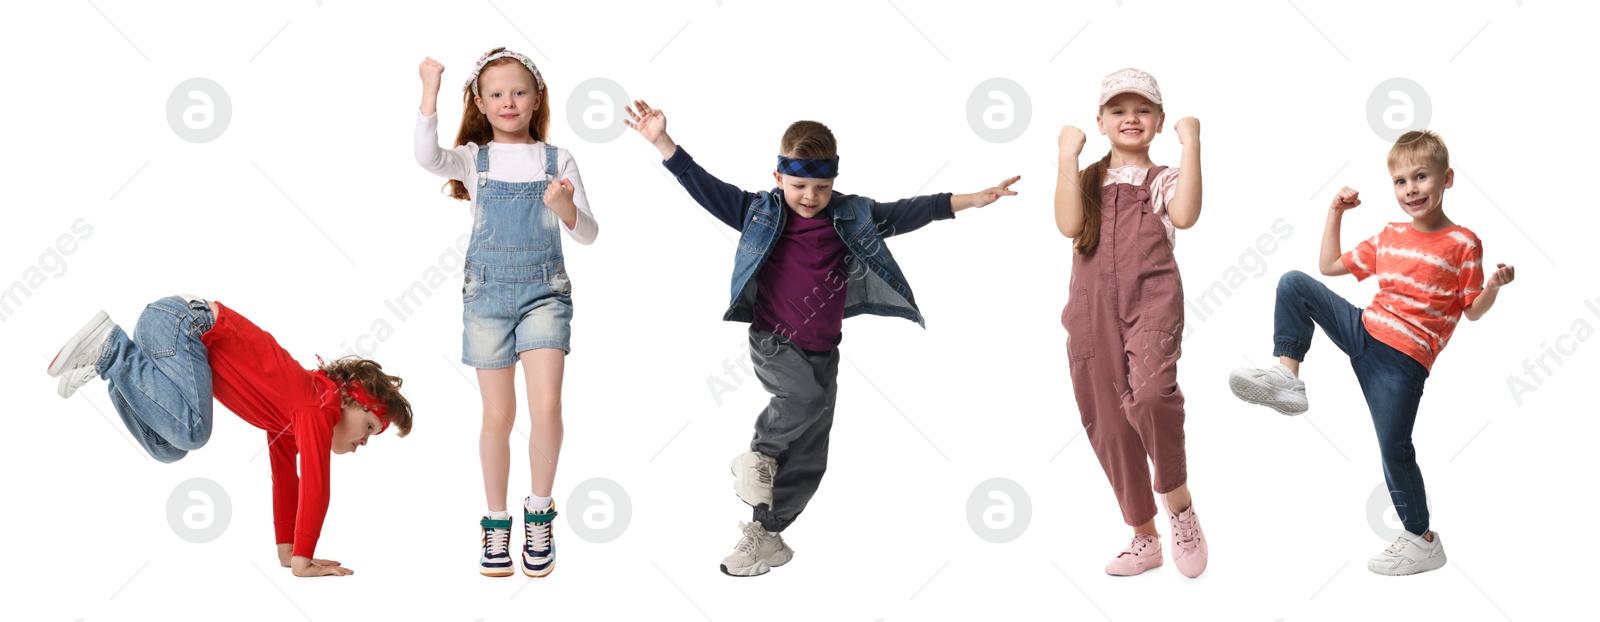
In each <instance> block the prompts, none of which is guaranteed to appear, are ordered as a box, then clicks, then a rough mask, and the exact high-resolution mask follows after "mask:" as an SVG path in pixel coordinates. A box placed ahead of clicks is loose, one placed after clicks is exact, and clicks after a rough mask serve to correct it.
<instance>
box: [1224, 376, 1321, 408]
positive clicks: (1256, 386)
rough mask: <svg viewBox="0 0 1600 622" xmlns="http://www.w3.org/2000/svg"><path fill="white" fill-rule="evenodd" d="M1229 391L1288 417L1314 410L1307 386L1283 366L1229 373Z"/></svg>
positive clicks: (1242, 398)
mask: <svg viewBox="0 0 1600 622" xmlns="http://www.w3.org/2000/svg"><path fill="white" fill-rule="evenodd" d="M1228 388H1230V389H1233V394H1234V395H1237V396H1239V399H1241V400H1244V401H1246V402H1250V403H1251V404H1260V405H1262V406H1267V407H1270V408H1272V409H1273V410H1276V411H1278V412H1280V413H1283V414H1285V415H1298V414H1300V413H1303V412H1305V411H1306V409H1307V408H1309V407H1310V406H1309V404H1307V402H1306V383H1305V382H1304V381H1302V380H1300V379H1299V378H1296V377H1295V375H1294V372H1292V371H1289V368H1288V367H1284V366H1283V365H1282V364H1279V365H1273V366H1272V367H1268V368H1266V369H1249V368H1245V367H1240V368H1238V369H1235V370H1233V373H1230V374H1228Z"/></svg>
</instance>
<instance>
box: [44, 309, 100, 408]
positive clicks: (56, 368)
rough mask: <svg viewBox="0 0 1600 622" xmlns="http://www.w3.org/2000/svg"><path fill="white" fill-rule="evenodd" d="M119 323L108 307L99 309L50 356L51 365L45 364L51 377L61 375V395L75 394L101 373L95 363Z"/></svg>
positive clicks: (97, 361) (46, 371)
mask: <svg viewBox="0 0 1600 622" xmlns="http://www.w3.org/2000/svg"><path fill="white" fill-rule="evenodd" d="M116 325H117V324H116V322H112V321H111V316H109V315H106V312H105V311H99V312H96V313H95V314H94V317H92V318H89V323H88V324H84V325H83V328H80V329H78V332H77V333H75V334H73V335H72V338H71V339H68V340H67V343H66V344H65V345H63V346H61V350H60V351H58V352H56V357H55V358H54V359H51V360H50V366H49V367H47V368H45V373H47V374H50V376H51V377H56V376H60V377H61V381H60V382H58V383H57V384H56V394H57V395H60V396H61V397H72V394H73V393H76V392H77V391H78V389H79V388H80V387H82V386H83V385H85V384H87V383H88V382H89V381H90V380H93V379H94V378H95V377H96V376H98V375H99V374H97V373H96V372H95V370H94V368H95V365H96V364H98V363H99V362H100V355H101V353H103V352H104V351H105V345H106V339H107V338H109V337H110V336H111V329H112V328H115V327H116Z"/></svg>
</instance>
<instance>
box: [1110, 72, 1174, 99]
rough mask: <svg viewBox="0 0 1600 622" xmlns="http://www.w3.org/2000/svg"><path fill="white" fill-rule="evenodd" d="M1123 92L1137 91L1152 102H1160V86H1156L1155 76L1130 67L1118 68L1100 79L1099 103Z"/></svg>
mask: <svg viewBox="0 0 1600 622" xmlns="http://www.w3.org/2000/svg"><path fill="white" fill-rule="evenodd" d="M1123 93H1138V94H1139V95H1141V96H1143V97H1144V98H1145V99H1148V100H1150V103H1152V104H1159V103H1161V87H1159V86H1156V78H1155V76H1152V75H1150V74H1148V73H1145V72H1143V71H1139V70H1138V69H1134V68H1132V67H1129V68H1127V69H1119V70H1117V71H1116V72H1113V73H1112V74H1111V75H1109V76H1106V79H1104V80H1101V81H1100V105H1101V106H1104V105H1106V102H1108V101H1111V98H1113V97H1116V96H1118V95H1121V94H1123Z"/></svg>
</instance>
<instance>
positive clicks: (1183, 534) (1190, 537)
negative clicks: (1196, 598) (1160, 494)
mask: <svg viewBox="0 0 1600 622" xmlns="http://www.w3.org/2000/svg"><path fill="white" fill-rule="evenodd" d="M1167 522H1168V523H1169V524H1171V525H1172V563H1174V564H1177V566H1178V572H1181V573H1183V576H1186V577H1189V578H1190V579H1193V578H1195V577H1198V576H1200V573H1202V572H1205V571H1206V559H1207V558H1209V557H1210V553H1211V548H1210V547H1209V546H1207V545H1206V534H1205V532H1204V531H1201V530H1200V517H1199V516H1195V513H1194V504H1193V503H1190V504H1189V508H1188V509H1186V510H1184V511H1183V513H1182V514H1173V513H1172V510H1170V509H1169V510H1167Z"/></svg>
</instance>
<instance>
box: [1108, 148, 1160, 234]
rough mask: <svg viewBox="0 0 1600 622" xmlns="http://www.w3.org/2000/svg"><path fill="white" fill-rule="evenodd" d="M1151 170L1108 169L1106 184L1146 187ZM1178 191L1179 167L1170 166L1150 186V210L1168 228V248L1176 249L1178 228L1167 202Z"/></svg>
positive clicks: (1121, 167) (1123, 167)
mask: <svg viewBox="0 0 1600 622" xmlns="http://www.w3.org/2000/svg"><path fill="white" fill-rule="evenodd" d="M1149 172H1150V169H1147V168H1141V167H1138V166H1131V165H1130V166H1119V167H1117V168H1110V169H1106V183H1105V185H1107V186H1109V185H1111V184H1118V183H1121V184H1131V185H1134V186H1142V185H1144V177H1145V175H1146V174H1148V173H1149ZM1177 191H1178V167H1176V166H1169V167H1167V169H1166V170H1164V171H1161V174H1160V175H1157V176H1156V180H1155V182H1153V183H1151V184H1150V209H1151V210H1152V211H1154V212H1155V213H1157V214H1160V215H1161V224H1163V225H1166V226H1167V246H1169V247H1173V248H1176V247H1177V244H1178V228H1177V227H1174V226H1172V218H1171V217H1170V216H1169V215H1168V213H1167V202H1168V201H1171V200H1172V195H1173V194H1174V193H1176V192H1177Z"/></svg>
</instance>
